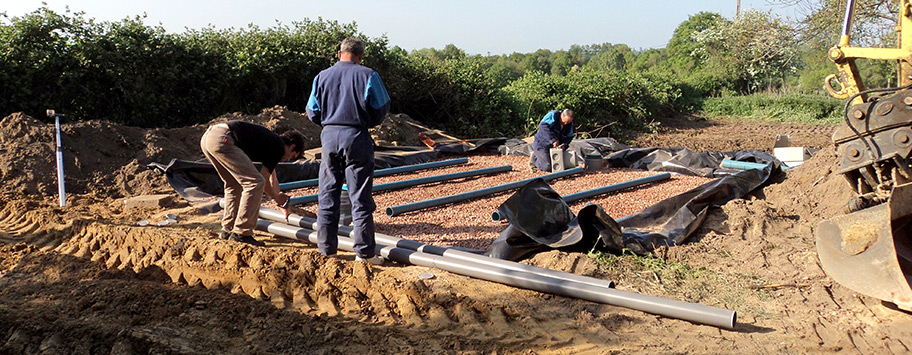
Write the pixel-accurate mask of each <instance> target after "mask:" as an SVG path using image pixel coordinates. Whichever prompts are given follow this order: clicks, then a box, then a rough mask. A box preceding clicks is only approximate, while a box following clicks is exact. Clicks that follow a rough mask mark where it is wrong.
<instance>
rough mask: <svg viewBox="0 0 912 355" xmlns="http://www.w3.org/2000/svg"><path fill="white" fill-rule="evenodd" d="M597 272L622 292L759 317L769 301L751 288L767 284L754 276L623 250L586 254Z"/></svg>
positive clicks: (765, 294)
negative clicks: (595, 264)
mask: <svg viewBox="0 0 912 355" xmlns="http://www.w3.org/2000/svg"><path fill="white" fill-rule="evenodd" d="M589 257H590V258H593V259H595V261H596V263H597V264H598V265H599V269H600V271H601V272H602V273H603V274H605V275H607V276H608V277H610V278H611V279H612V280H615V281H616V282H617V283H618V285H619V286H620V287H621V288H622V289H626V290H630V291H634V292H640V293H644V294H649V295H655V296H660V297H667V298H671V299H677V300H682V301H687V302H695V303H701V304H706V305H713V306H717V307H725V308H731V309H735V310H736V311H738V312H749V313H751V314H753V315H760V314H763V313H764V311H763V303H764V302H766V301H768V300H769V299H770V298H771V293H770V291H769V290H764V289H756V288H752V287H751V286H757V285H764V284H766V283H767V282H766V281H765V280H763V279H762V278H761V277H759V276H757V275H746V274H739V273H726V272H718V271H714V270H710V269H707V268H704V267H692V266H690V265H687V264H686V263H684V262H679V261H672V260H665V259H662V258H658V257H655V256H651V255H647V256H641V255H636V254H634V253H632V252H630V251H628V250H624V251H623V252H622V253H621V254H620V255H615V254H611V253H603V252H590V253H589Z"/></svg>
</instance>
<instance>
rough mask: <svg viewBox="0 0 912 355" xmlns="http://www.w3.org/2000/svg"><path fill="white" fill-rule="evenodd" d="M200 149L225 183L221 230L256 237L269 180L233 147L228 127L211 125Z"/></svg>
mask: <svg viewBox="0 0 912 355" xmlns="http://www.w3.org/2000/svg"><path fill="white" fill-rule="evenodd" d="M200 148H201V149H202V150H203V154H204V155H206V159H208V160H209V162H210V163H212V166H214V167H215V171H217V172H218V174H219V177H221V178H222V181H224V182H225V210H224V211H223V212H222V229H223V230H225V231H228V232H234V233H237V234H238V235H253V229H254V228H256V223H257V217H258V216H259V212H260V202H261V201H262V200H263V188H264V186H265V183H266V180H265V179H264V178H263V175H262V174H260V172H259V171H258V170H257V169H256V166H254V165H253V162H252V161H250V158H249V157H247V154H245V153H244V151H243V150H241V148H238V146H237V145H235V144H234V138H233V137H232V136H231V134H230V131H229V129H228V125H226V124H224V123H220V124H216V125H213V126H210V127H209V129H207V130H206V133H205V134H203V138H202V139H200Z"/></svg>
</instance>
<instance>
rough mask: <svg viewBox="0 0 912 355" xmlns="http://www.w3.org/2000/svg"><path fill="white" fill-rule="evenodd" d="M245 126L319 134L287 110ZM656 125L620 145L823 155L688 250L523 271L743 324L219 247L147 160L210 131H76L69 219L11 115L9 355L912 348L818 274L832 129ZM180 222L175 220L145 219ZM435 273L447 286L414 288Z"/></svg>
mask: <svg viewBox="0 0 912 355" xmlns="http://www.w3.org/2000/svg"><path fill="white" fill-rule="evenodd" d="M239 116H241V115H226V116H223V117H220V118H217V119H216V121H217V120H224V119H229V118H233V117H239ZM242 118H245V119H249V120H252V121H257V122H261V123H263V124H266V125H267V126H270V127H273V128H277V129H280V128H282V127H291V128H298V129H302V130H304V131H305V132H306V133H305V134H310V135H314V134H315V133H314V132H316V127H313V125H311V124H310V123H308V122H304V121H303V119H302V116H300V114H297V113H294V112H290V111H287V110H284V109H282V108H272V109H268V110H264V112H263V113H261V114H260V115H256V116H246V117H242ZM400 119H404V118H400ZM391 124H392V126H388V127H385V128H383V129H381V130H377V131H375V134H377V136H378V139H383V140H387V141H391V142H392V141H395V142H397V143H398V144H401V145H414V144H416V143H414V142H410V141H409V136H413V135H411V133H410V132H403V131H404V128H402V127H406V126H408V125H401V124H399V125H395V122H393V123H391ZM283 125H284V126H283ZM662 127H663V128H662V129H660V131H659V132H657V133H655V134H649V135H639V136H635V137H630V138H627V139H626V143H628V144H632V145H636V146H672V145H674V146H686V147H690V148H692V149H696V150H704V151H705V150H722V151H724V150H737V149H768V148H769V146H770V145H771V144H772V141H773V139H774V138H775V134H777V133H778V134H783V133H785V134H791V135H792V140H793V142H795V143H796V144H801V145H807V146H814V147H818V148H823V149H822V150H821V152H820V153H818V154H817V155H816V156H815V157H814V158H813V159H812V160H811V161H809V162H807V163H805V164H804V165H802V166H801V167H799V168H797V169H794V170H792V171H791V172H789V173H788V175H787V177H786V178H784V179H782V180H781V181H778V182H776V183H775V184H773V185H771V186H768V187H766V188H765V189H763V190H762V191H758V192H756V193H755V194H754V195H753V196H751V197H749V198H748V199H744V200H738V201H733V202H731V203H729V204H727V205H725V206H723V207H722V208H718V209H715V210H713V211H712V212H711V213H710V216H709V217H708V219H707V221H706V222H705V223H704V225H703V227H702V228H700V230H698V231H697V233H696V235H695V238H694V239H695V240H694V242H693V243H691V244H687V245H683V246H679V247H674V248H667V249H663V250H659V251H658V252H657V253H656V257H654V258H642V257H634V256H629V255H628V256H608V257H601V258H590V257H589V256H587V255H582V254H567V253H560V252H550V253H543V254H539V255H537V256H536V257H534V258H533V259H531V260H529V261H527V262H528V263H530V264H534V265H538V266H542V267H548V268H553V269H558V270H563V271H567V272H575V273H578V274H584V275H589V276H595V277H601V278H606V279H611V280H615V281H616V282H617V283H618V288H619V289H624V290H629V291H636V292H642V293H646V294H650V295H656V296H662V297H668V298H673V299H679V300H684V301H689V302H698V303H702V304H707V305H712V306H717V307H724V308H729V309H734V310H736V311H738V313H739V325H738V326H737V327H736V328H735V329H734V330H722V329H718V328H715V327H711V326H705V325H698V324H693V323H690V322H686V321H681V320H676V319H669V318H664V317H660V316H655V315H650V314H647V313H643V312H639V311H635V310H629V309H624V308H620V307H615V306H609V305H603V304H596V303H592V302H587V301H581V300H576V299H569V298H564V297H558V296H552V295H548V294H543V293H538V292H534V291H529V290H523V289H517V288H513V287H509V286H504V285H500V284H496V283H491V282H486V281H480V280H475V279H471V278H467V277H463V276H459V275H454V274H450V273H447V272H443V271H438V270H432V269H428V268H424V267H417V266H403V265H397V264H391V263H387V264H386V265H384V266H379V267H375V266H368V265H365V264H363V263H356V262H353V260H352V259H353V256H352V255H351V254H345V253H343V254H341V257H338V258H325V257H322V256H320V255H319V254H318V253H317V252H316V249H315V248H314V247H313V246H311V245H308V244H303V243H298V242H292V241H288V240H284V239H280V238H276V237H274V236H271V235H268V234H258V235H257V238H258V239H260V240H264V241H266V242H267V246H266V247H263V248H253V247H250V246H247V245H244V244H239V243H234V242H227V241H221V240H217V239H215V238H214V231H216V230H218V228H219V227H218V224H217V222H216V216H214V215H204V214H202V213H200V212H198V211H197V210H196V209H195V208H193V207H191V206H188V205H187V204H186V203H184V202H182V201H181V199H180V198H178V197H177V195H176V194H174V193H173V192H172V191H171V190H170V188H169V187H168V185H167V183H166V182H165V180H164V178H163V177H162V176H161V175H160V174H159V173H157V172H154V171H151V170H147V169H146V168H145V164H148V163H149V162H152V161H158V162H166V161H168V160H170V159H171V158H182V159H196V158H199V157H201V155H200V154H199V152H198V149H199V148H198V143H197V142H198V139H199V136H200V135H201V134H202V132H203V129H204V126H195V127H186V128H180V129H170V130H161V129H159V130H142V129H138V128H133V127H122V126H118V125H113V124H110V123H105V122H97V121H89V122H79V123H73V124H65V125H64V132H65V134H66V137H67V144H66V149H65V151H64V154H65V157H66V159H67V161H66V164H65V165H66V169H67V172H68V178H67V186H68V188H69V190H68V192H71V193H70V194H69V196H68V204H69V205H68V206H67V207H65V208H60V207H58V206H57V199H56V196H54V193H55V192H56V184H55V177H54V166H55V165H54V164H55V163H54V154H53V152H54V149H53V138H52V137H53V135H52V131H53V125H49V124H44V123H41V122H39V121H37V120H35V119H32V118H29V117H25V116H22V115H17V114H14V115H10V116H7V117H6V118H3V120H2V121H0V153H2V154H3V156H5V157H7V159H4V160H3V161H2V162H0V178H2V179H0V181H2V186H0V195H2V197H0V352H2V353H48V354H50V353H112V354H132V353H150V352H154V353H243V354H250V353H307V354H310V353H318V354H319V353H397V354H398V353H405V354H410V353H435V354H436V353H511V354H512V353H520V354H532V353H544V354H577V353H622V352H625V353H626V352H650V353H657V352H659V353H734V352H739V353H740V352H748V353H773V352H776V353H807V352H834V351H850V352H862V353H891V352H893V353H907V352H909V351H910V349H909V347H910V346H912V344H910V343H912V341H910V340H909V339H912V315H910V314H908V313H905V312H902V311H898V310H895V309H894V308H892V307H890V306H889V305H884V304H882V303H881V302H880V301H878V300H876V299H872V298H868V297H865V296H860V295H857V294H855V293H854V292H852V291H850V290H848V289H846V288H844V287H842V286H841V285H839V284H837V283H835V282H833V281H832V280H831V279H830V278H828V277H827V276H826V275H825V274H824V273H823V271H822V270H821V268H820V266H819V263H818V260H817V257H816V253H815V249H814V237H813V232H814V229H815V228H816V225H817V223H818V222H819V221H821V220H822V219H826V218H829V217H831V216H833V215H835V214H837V213H839V209H840V208H841V205H842V204H843V203H844V202H845V201H846V200H848V197H849V196H850V195H851V192H850V191H849V189H848V187H847V186H846V184H845V182H844V181H843V179H842V177H840V176H836V175H834V174H833V164H834V160H835V159H834V157H835V153H834V152H833V149H832V148H831V147H829V145H828V143H827V142H828V139H829V133H830V132H831V131H832V127H830V126H805V125H777V124H758V123H745V122H740V121H737V120H731V121H705V120H699V119H694V118H686V117H685V118H676V119H669V120H667V122H663V125H662ZM805 139H806V140H805ZM479 161H481V160H479ZM477 164H481V163H480V162H479V163H477ZM514 173H517V174H519V173H520V172H514ZM525 174H528V172H525ZM605 175H610V174H605ZM600 178H601V176H600ZM604 178H605V179H609V178H608V177H604ZM555 186H556V188H557V189H561V188H560V187H558V186H560V185H558V184H555ZM568 186H569V185H568ZM565 188H569V187H565ZM150 193H168V194H171V195H172V201H171V204H170V205H169V206H167V207H165V208H160V209H149V210H130V211H126V210H124V204H123V199H124V198H125V197H130V196H136V195H141V194H150ZM383 196H385V195H381V196H380V197H378V199H380V198H385V197H383ZM502 198H506V197H505V196H502ZM634 199H635V198H633V197H631V201H628V202H626V203H631V202H632V201H633V200H634ZM624 203H625V201H623V200H622V201H616V202H613V203H608V202H606V204H613V205H622V204H624ZM378 204H380V205H381V206H383V205H382V202H380V201H378ZM574 208H578V207H574ZM305 209H306V207H305ZM478 209H480V208H478ZM168 213H171V214H175V215H177V216H178V217H179V218H178V220H179V223H177V224H173V225H169V226H166V227H140V226H138V225H136V221H137V220H140V219H148V220H150V221H153V223H154V222H155V221H158V220H162V219H164V218H165V217H164V216H165V215H166V214H168ZM484 213H485V214H486V215H487V216H489V214H490V211H489V210H487V208H485V211H484ZM617 213H621V212H617ZM406 217H409V216H406ZM395 223H397V222H395V220H388V221H381V226H380V227H378V229H382V230H384V231H386V232H387V233H389V234H395V233H394V232H395V230H396V228H395V226H394V225H395ZM478 223H481V222H478ZM485 223H487V222H485ZM464 228H470V229H471V228H476V229H481V230H483V231H484V232H486V233H488V234H492V233H497V232H499V230H498V228H499V226H498V225H484V226H482V227H481V228H479V227H478V225H477V224H472V222H471V220H467V221H466V222H465V226H464ZM408 237H415V238H420V237H421V236H408ZM425 272H431V273H433V274H435V275H436V278H433V279H427V280H426V279H421V278H419V277H418V275H419V274H421V273H425ZM764 286H768V287H764Z"/></svg>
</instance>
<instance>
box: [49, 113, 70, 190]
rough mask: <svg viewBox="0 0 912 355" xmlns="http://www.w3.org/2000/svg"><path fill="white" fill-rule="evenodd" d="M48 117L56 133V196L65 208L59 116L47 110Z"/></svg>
mask: <svg viewBox="0 0 912 355" xmlns="http://www.w3.org/2000/svg"><path fill="white" fill-rule="evenodd" d="M47 115H48V117H53V118H54V121H55V122H54V125H55V129H56V131H57V194H59V195H60V207H64V206H66V188H65V187H64V185H63V149H61V143H60V116H63V114H59V113H56V112H54V110H47Z"/></svg>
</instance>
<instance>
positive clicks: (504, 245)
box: [487, 179, 621, 260]
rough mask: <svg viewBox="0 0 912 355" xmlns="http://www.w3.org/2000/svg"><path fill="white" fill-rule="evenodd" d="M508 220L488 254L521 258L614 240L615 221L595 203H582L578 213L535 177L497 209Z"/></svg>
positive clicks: (617, 233)
mask: <svg viewBox="0 0 912 355" xmlns="http://www.w3.org/2000/svg"><path fill="white" fill-rule="evenodd" d="M497 210H498V211H500V213H502V214H503V215H504V216H506V219H507V220H509V221H510V225H509V226H507V229H505V230H504V231H503V232H501V233H500V236H499V237H498V238H497V239H496V240H494V242H493V244H492V246H491V249H489V251H488V253H487V254H488V256H491V257H493V258H498V259H506V260H522V259H525V258H527V257H529V256H531V255H534V254H535V253H538V252H542V251H546V250H551V249H560V250H563V251H568V252H585V251H588V250H591V249H593V248H594V247H596V246H597V245H596V244H597V243H598V241H599V240H601V239H603V238H604V239H617V238H619V236H620V235H621V232H620V227H619V226H618V224H617V223H616V222H615V221H614V220H613V219H611V217H609V216H608V214H607V213H605V210H604V209H603V208H602V207H601V206H599V205H595V204H589V205H586V206H584V207H583V208H582V209H581V210H580V213H579V215H574V214H573V212H572V211H570V207H569V206H567V203H565V202H564V200H563V199H561V196H560V195H559V194H558V193H557V192H556V191H554V190H553V189H552V188H551V186H550V185H548V183H547V182H545V181H544V180H542V179H535V180H533V181H531V182H529V183H528V184H526V185H525V186H523V187H521V188H520V189H519V190H518V191H517V192H516V193H514V194H513V195H512V196H510V198H508V199H507V200H506V201H504V203H503V204H501V205H500V207H499V208H498V209H497Z"/></svg>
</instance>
